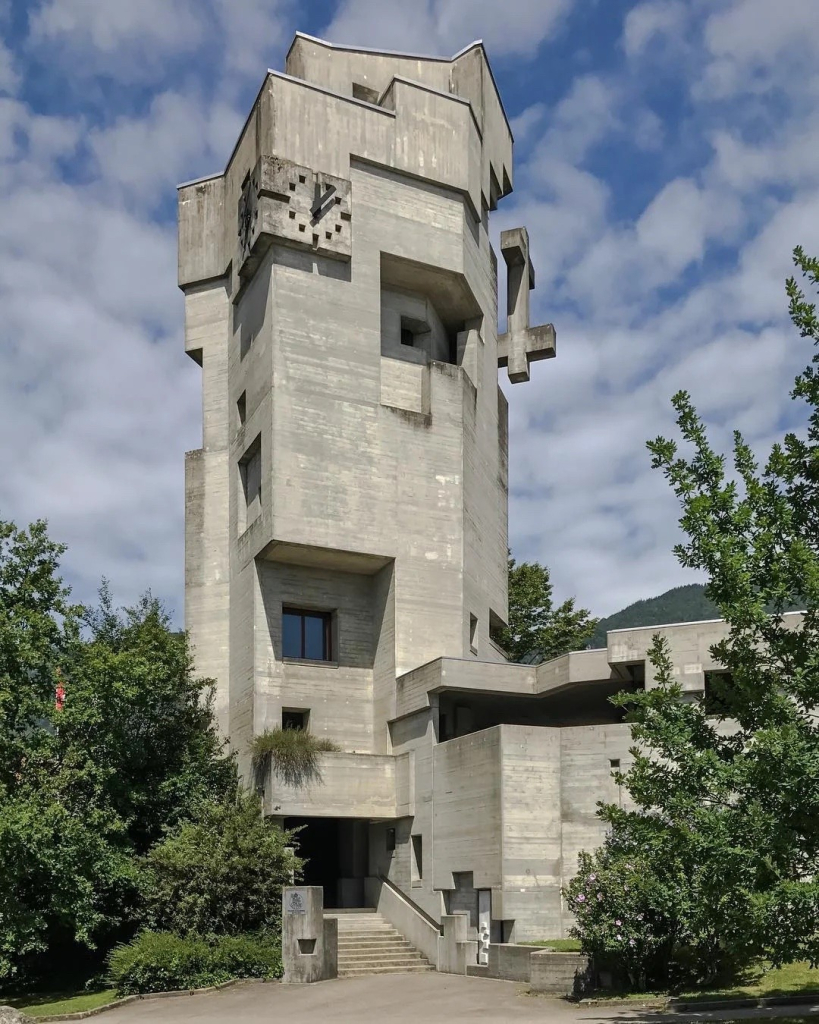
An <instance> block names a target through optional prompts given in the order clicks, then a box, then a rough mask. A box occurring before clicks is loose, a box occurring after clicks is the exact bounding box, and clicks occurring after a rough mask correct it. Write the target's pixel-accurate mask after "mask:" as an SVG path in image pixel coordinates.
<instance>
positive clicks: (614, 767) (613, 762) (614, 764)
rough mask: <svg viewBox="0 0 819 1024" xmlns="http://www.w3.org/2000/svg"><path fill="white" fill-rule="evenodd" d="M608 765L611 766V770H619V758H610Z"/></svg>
mask: <svg viewBox="0 0 819 1024" xmlns="http://www.w3.org/2000/svg"><path fill="white" fill-rule="evenodd" d="M609 767H610V768H611V770H612V771H613V772H616V771H619V770H620V758H619V757H613V758H611V760H610V761H609Z"/></svg>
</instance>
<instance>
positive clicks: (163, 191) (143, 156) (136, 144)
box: [89, 91, 242, 201]
mask: <svg viewBox="0 0 819 1024" xmlns="http://www.w3.org/2000/svg"><path fill="white" fill-rule="evenodd" d="M241 126H242V116H241V115H240V114H239V113H238V112H237V111H236V110H234V109H233V108H231V107H229V106H227V105H225V104H223V103H220V102H218V101H217V102H215V103H212V104H206V103H205V102H204V100H203V99H202V97H201V96H198V95H195V94H192V95H182V94H180V93H177V92H174V91H168V92H164V93H160V94H158V95H157V96H155V97H154V99H153V101H152V103H151V106H150V109H149V110H148V112H147V114H145V115H142V116H139V117H121V118H118V119H117V120H115V121H114V123H113V124H111V125H110V126H107V127H104V128H96V129H94V130H92V131H91V133H90V134H89V145H90V147H91V151H92V153H93V155H94V158H95V160H96V164H97V168H98V170H99V174H100V176H101V177H102V178H103V180H104V181H106V182H107V183H109V184H110V185H111V187H112V188H114V189H116V190H117V192H119V193H121V194H122V196H123V198H124V199H125V200H134V199H136V200H142V201H152V200H153V201H155V200H157V199H158V198H159V197H161V196H163V195H164V196H165V197H166V198H167V195H168V193H169V182H173V183H175V184H178V183H179V182H180V181H183V180H186V179H190V178H193V177H197V176H199V175H200V174H201V173H202V171H203V170H206V171H221V170H222V168H223V167H224V166H225V164H226V162H227V158H228V156H229V154H230V151H231V149H232V146H233V142H234V141H235V139H236V137H237V135H238V133H239V131H240V130H241Z"/></svg>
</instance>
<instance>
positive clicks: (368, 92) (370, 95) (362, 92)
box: [353, 82, 378, 103]
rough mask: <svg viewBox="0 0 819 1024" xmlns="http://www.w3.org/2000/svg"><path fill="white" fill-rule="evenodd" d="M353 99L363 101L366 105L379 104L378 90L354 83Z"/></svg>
mask: <svg viewBox="0 0 819 1024" xmlns="http://www.w3.org/2000/svg"><path fill="white" fill-rule="evenodd" d="M353 99H356V100H363V101H364V102H365V103H378V90H377V89H371V88H370V87H369V86H368V85H362V84H361V82H353Z"/></svg>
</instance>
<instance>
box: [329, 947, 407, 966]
mask: <svg viewBox="0 0 819 1024" xmlns="http://www.w3.org/2000/svg"><path fill="white" fill-rule="evenodd" d="M416 959H423V956H422V955H421V953H413V952H407V951H405V950H401V951H399V952H397V953H377V954H376V955H375V956H374V955H373V953H347V955H346V956H341V955H340V956H339V964H363V963H367V964H391V963H392V962H393V961H416Z"/></svg>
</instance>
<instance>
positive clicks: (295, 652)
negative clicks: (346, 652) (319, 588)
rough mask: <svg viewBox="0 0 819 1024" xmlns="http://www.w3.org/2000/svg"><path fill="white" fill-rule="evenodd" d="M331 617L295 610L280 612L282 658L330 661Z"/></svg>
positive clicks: (329, 615) (288, 609)
mask: <svg viewBox="0 0 819 1024" xmlns="http://www.w3.org/2000/svg"><path fill="white" fill-rule="evenodd" d="M331 625H332V615H331V614H330V612H308V611H300V610H299V609H296V608H284V609H283V610H282V656H283V657H285V658H300V659H302V660H304V661H332V660H333V656H332V649H333V648H332V632H331Z"/></svg>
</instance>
